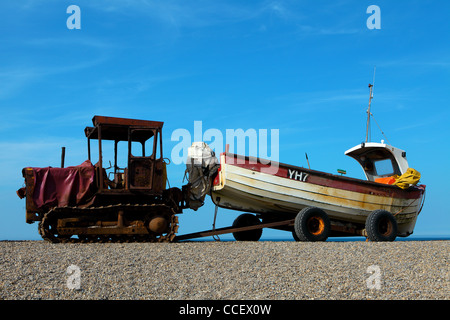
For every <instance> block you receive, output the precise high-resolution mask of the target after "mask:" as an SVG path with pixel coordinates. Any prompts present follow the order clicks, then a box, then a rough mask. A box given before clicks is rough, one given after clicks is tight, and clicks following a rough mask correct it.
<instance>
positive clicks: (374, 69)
mask: <svg viewBox="0 0 450 320" xmlns="http://www.w3.org/2000/svg"><path fill="white" fill-rule="evenodd" d="M376 70H377V67H376V66H375V67H373V81H372V83H373V84H370V83H369V88H370V93H369V107H368V108H367V125H366V142H367V141H368V140H369V127H370V116H371V115H372V114H371V113H370V104H371V103H372V99H373V86H374V85H375V71H376Z"/></svg>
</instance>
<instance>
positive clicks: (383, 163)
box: [375, 159, 394, 176]
mask: <svg viewBox="0 0 450 320" xmlns="http://www.w3.org/2000/svg"><path fill="white" fill-rule="evenodd" d="M375 170H376V171H377V175H378V176H389V175H393V174H394V168H393V167H392V161H391V159H384V160H378V161H375Z"/></svg>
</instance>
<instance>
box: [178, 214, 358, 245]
mask: <svg viewBox="0 0 450 320" xmlns="http://www.w3.org/2000/svg"><path fill="white" fill-rule="evenodd" d="M330 222H331V228H330V229H331V231H332V232H334V233H339V234H341V236H342V234H347V235H348V236H363V237H367V233H366V231H365V229H358V228H355V227H353V226H349V225H346V224H344V223H341V222H339V221H333V220H332V221H330ZM294 223H295V219H287V220H281V221H275V222H267V223H259V224H255V225H250V226H243V227H234V226H231V227H224V228H217V229H216V228H213V229H211V230H205V231H200V232H193V233H188V234H184V235H179V236H176V237H175V239H174V241H175V242H178V241H183V240H190V239H196V238H203V237H210V236H212V237H213V238H214V237H215V236H218V235H221V234H226V233H237V232H243V231H250V230H258V229H263V228H275V229H277V228H280V227H281V228H282V227H285V228H286V227H288V228H293V227H294ZM213 226H214V224H213ZM214 239H215V240H217V239H216V238H214ZM219 240H220V239H219Z"/></svg>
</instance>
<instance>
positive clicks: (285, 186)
mask: <svg viewBox="0 0 450 320" xmlns="http://www.w3.org/2000/svg"><path fill="white" fill-rule="evenodd" d="M369 87H370V88H371V90H370V98H369V108H368V111H367V112H368V118H369V119H368V125H369V121H370V116H371V113H370V101H371V99H372V97H373V95H372V87H371V85H369ZM367 140H368V139H367V132H366V141H365V142H362V143H360V144H358V145H356V146H354V147H353V148H351V149H348V150H347V151H345V155H347V156H350V157H352V158H354V159H355V160H356V161H357V162H358V163H359V164H360V165H361V167H362V169H363V171H364V174H365V176H366V179H356V178H350V177H346V176H344V175H342V174H340V175H339V174H331V173H326V172H321V171H317V170H312V169H310V168H303V167H299V166H294V165H289V164H284V163H279V162H275V163H274V162H271V161H269V160H267V159H261V158H257V157H249V156H243V155H237V154H234V153H230V152H228V151H227V150H226V151H225V152H223V153H221V154H220V166H218V170H217V172H216V173H215V176H213V180H212V185H211V187H210V196H211V199H212V201H213V202H214V204H216V206H217V207H221V208H226V209H232V210H238V211H243V212H246V213H245V214H243V215H241V216H239V217H238V218H237V219H236V220H235V222H234V223H233V227H236V228H239V227H246V226H252V225H261V226H265V225H267V226H271V227H273V228H275V229H282V230H286V231H290V232H292V234H293V236H294V238H295V239H296V240H303V241H324V240H326V239H327V238H328V237H329V236H366V237H367V238H368V239H369V240H373V241H393V240H395V238H396V237H397V236H400V237H407V236H409V235H411V234H412V233H413V231H414V227H415V224H416V221H417V217H418V214H419V213H420V211H421V208H422V206H423V200H424V193H425V188H426V186H425V185H417V182H418V180H419V179H420V174H419V173H418V172H417V171H415V170H414V169H411V168H410V167H409V164H408V161H407V158H406V152H405V151H404V150H401V149H399V148H396V147H393V146H391V145H389V144H387V143H385V141H384V140H382V141H381V142H369V141H367ZM411 177H412V179H411ZM277 221H285V222H286V223H284V224H281V225H280V224H276V223H275V224H274V223H273V222H277ZM270 223H272V224H270ZM236 230H238V229H236ZM261 233H262V229H260V228H259V229H258V228H254V229H251V230H246V231H239V232H238V231H236V232H234V233H233V234H234V236H235V238H236V239H237V240H253V241H256V240H258V239H259V237H260V236H261Z"/></svg>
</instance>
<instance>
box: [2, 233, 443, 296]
mask: <svg viewBox="0 0 450 320" xmlns="http://www.w3.org/2000/svg"><path fill="white" fill-rule="evenodd" d="M449 248H450V242H449V241H396V242H388V243H381V242H321V243H311V242H290V241H286V242H283V241H274V242H271V241H260V242H235V241H224V242H214V241H211V242H209V241H205V242H180V243H92V244H89V243H88V244H84V243H65V244H51V243H48V242H44V241H1V242H0V270H1V273H0V299H5V300H29V299H44V300H47V299H56V300H69V299H70V300H73V299H81V300H128V299H133V300H135V299H145V300H147V299H149V300H150V299H151V300H172V299H176V300H185V299H187V300H197V299H198V300H205V299H207V300H219V299H220V300H224V299H233V300H252V299H258V300H266V299H267V300H305V299H306V300H307V299H321V300H334V299H340V300H341V299H345V300H353V299H358V300H360V299H363V300H386V299H396V300H398V299H400V300H416V299H420V300H430V299H432V300H436V299H437V300H448V299H449V298H450V293H449V292H450V290H449V289H450V287H449V264H448V262H449V261H448V260H449V253H450V251H449Z"/></svg>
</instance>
